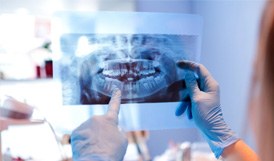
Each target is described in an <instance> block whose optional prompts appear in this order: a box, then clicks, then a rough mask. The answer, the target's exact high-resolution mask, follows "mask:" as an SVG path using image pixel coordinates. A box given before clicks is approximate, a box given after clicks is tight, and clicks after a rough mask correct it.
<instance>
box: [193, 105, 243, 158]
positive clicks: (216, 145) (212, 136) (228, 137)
mask: <svg viewBox="0 0 274 161" xmlns="http://www.w3.org/2000/svg"><path fill="white" fill-rule="evenodd" d="M206 119H207V120H208V125H206V126H204V125H200V124H199V123H196V125H197V126H198V127H199V126H200V127H199V129H200V130H201V132H202V134H203V136H204V138H205V139H206V141H207V142H208V144H209V146H210V149H211V150H212V152H213V153H214V155H215V157H216V158H219V157H220V156H221V154H222V152H223V150H224V149H225V148H226V147H228V146H229V145H231V144H233V143H235V142H236V141H238V140H239V138H238V137H237V136H236V134H235V133H234V132H233V131H232V130H231V129H230V128H229V127H228V125H227V124H226V123H225V121H224V119H223V116H222V112H221V108H220V106H216V107H215V108H212V110H211V111H210V112H209V113H208V115H207V118H206ZM195 122H196V121H195ZM209 125H210V126H209Z"/></svg>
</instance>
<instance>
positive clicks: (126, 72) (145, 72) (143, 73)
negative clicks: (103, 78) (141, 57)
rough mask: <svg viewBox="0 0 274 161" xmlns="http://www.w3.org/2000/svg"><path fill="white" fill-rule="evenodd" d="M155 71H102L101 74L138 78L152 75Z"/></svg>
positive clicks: (152, 69)
mask: <svg viewBox="0 0 274 161" xmlns="http://www.w3.org/2000/svg"><path fill="white" fill-rule="evenodd" d="M154 73H155V69H154V68H151V69H149V70H139V71H132V70H127V69H120V70H119V69H104V70H103V74H104V75H109V76H124V75H125V74H130V75H133V76H140V75H150V74H154Z"/></svg>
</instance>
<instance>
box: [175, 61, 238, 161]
mask: <svg viewBox="0 0 274 161" xmlns="http://www.w3.org/2000/svg"><path fill="white" fill-rule="evenodd" d="M178 66H179V67H181V68H183V69H186V70H188V71H189V72H188V73H187V74H186V76H185V81H186V87H187V89H188V93H189V97H190V99H191V103H190V104H185V103H182V104H181V106H180V107H179V108H178V109H177V111H176V114H177V115H181V114H183V113H184V112H185V111H187V113H188V116H189V118H190V119H192V118H193V120H194V122H195V124H196V125H197V127H198V128H199V129H200V130H201V131H202V133H203V134H204V136H205V139H206V140H207V142H208V144H209V146H210V148H211V150H212V151H213V152H214V154H215V156H216V157H217V158H218V157H219V156H220V155H221V154H222V152H223V150H224V148H225V147H227V146H229V145H231V144H232V143H234V142H236V141H237V140H238V138H237V137H236V135H235V133H234V132H233V131H232V130H231V129H230V128H229V126H228V125H227V124H226V122H225V121H224V118H223V114H222V109H221V106H220V89H219V85H218V82H217V81H216V80H215V79H214V78H213V77H212V76H211V74H210V73H209V71H208V70H207V69H206V68H205V67H204V66H203V65H202V64H198V63H194V62H190V61H180V62H178ZM194 73H195V74H197V75H198V78H199V82H197V80H196V77H195V74H194ZM198 83H199V85H198Z"/></svg>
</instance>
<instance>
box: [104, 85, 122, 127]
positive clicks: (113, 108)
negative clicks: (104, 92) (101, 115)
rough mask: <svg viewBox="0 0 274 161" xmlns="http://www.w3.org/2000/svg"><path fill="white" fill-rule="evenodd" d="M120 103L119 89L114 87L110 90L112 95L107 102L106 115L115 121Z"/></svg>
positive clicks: (116, 121) (116, 120)
mask: <svg viewBox="0 0 274 161" xmlns="http://www.w3.org/2000/svg"><path fill="white" fill-rule="evenodd" d="M120 104H121V91H120V90H119V89H118V88H115V89H114V90H113V92H112V96H111V99H110V102H109V106H108V111H107V114H106V115H107V116H108V117H109V118H110V119H112V120H113V121H114V122H115V123H118V114H119V111H120Z"/></svg>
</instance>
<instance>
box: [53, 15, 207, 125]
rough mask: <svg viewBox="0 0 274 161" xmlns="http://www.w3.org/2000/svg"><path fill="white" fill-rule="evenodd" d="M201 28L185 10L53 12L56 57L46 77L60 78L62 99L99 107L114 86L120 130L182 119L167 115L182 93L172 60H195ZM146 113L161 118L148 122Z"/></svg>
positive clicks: (181, 74) (181, 73) (179, 122)
mask: <svg viewBox="0 0 274 161" xmlns="http://www.w3.org/2000/svg"><path fill="white" fill-rule="evenodd" d="M201 31H202V21H201V18H200V17H199V16H196V15H190V14H167V13H140V12H139V13H138V12H99V13H91V12H60V13H57V14H56V15H55V17H54V19H53V32H52V33H53V50H54V53H55V54H56V55H59V56H60V57H59V58H60V59H57V61H55V62H54V76H55V78H60V80H61V84H62V95H63V105H66V106H67V105H68V106H70V105H73V106H75V105H77V106H79V105H80V106H88V107H94V108H92V109H96V108H99V107H100V108H101V107H102V106H104V105H107V104H108V102H109V100H110V97H111V92H112V89H113V88H114V87H118V88H120V89H121V91H122V105H121V115H122V119H123V120H124V121H122V122H121V121H120V125H121V126H124V127H125V129H130V130H140V129H163V128H178V127H182V126H184V125H187V122H183V121H182V120H179V119H178V118H176V117H175V116H174V111H175V109H176V106H178V104H179V102H180V101H182V100H184V99H185V98H186V96H187V92H186V90H185V87H184V83H183V79H184V74H185V73H184V72H185V71H183V70H182V69H179V68H178V67H177V66H176V62H177V61H178V60H182V59H184V60H192V61H199V56H200V46H201ZM154 107H157V113H155V108H154ZM148 113H154V116H153V117H147V116H148ZM168 113H170V114H169V115H167V114H168ZM153 118H165V119H161V120H159V119H158V120H157V121H156V123H157V124H155V121H153Z"/></svg>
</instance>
